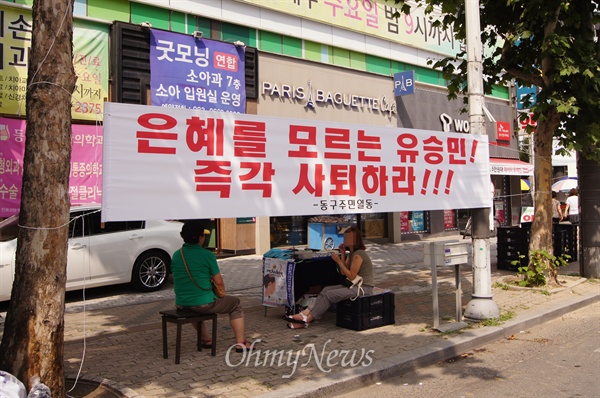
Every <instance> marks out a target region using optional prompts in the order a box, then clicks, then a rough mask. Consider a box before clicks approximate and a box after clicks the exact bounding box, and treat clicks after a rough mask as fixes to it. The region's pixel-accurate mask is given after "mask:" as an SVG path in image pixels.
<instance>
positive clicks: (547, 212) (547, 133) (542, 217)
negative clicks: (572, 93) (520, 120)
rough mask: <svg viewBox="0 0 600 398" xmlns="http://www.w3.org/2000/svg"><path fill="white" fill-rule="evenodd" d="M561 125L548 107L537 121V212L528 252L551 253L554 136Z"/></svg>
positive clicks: (535, 142) (556, 115)
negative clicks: (543, 115) (544, 251)
mask: <svg viewBox="0 0 600 398" xmlns="http://www.w3.org/2000/svg"><path fill="white" fill-rule="evenodd" d="M559 122H560V114H559V113H558V111H557V110H556V108H553V107H552V108H548V112H547V114H546V115H545V118H543V120H539V121H538V125H537V127H536V131H535V133H533V143H534V145H535V151H534V153H535V159H534V173H535V178H534V180H535V197H534V206H535V210H534V211H535V213H534V218H533V224H532V225H531V235H530V241H529V250H530V251H533V250H546V251H547V252H549V253H552V194H551V187H552V185H551V178H552V137H553V134H554V131H555V130H556V128H557V127H558V124H559Z"/></svg>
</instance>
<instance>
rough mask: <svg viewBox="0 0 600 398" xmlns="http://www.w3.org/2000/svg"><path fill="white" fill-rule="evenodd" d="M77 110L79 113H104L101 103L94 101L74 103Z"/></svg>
mask: <svg viewBox="0 0 600 398" xmlns="http://www.w3.org/2000/svg"><path fill="white" fill-rule="evenodd" d="M74 108H75V112H77V113H97V114H100V113H102V107H101V106H100V104H96V103H93V102H77V103H76V104H75V105H74Z"/></svg>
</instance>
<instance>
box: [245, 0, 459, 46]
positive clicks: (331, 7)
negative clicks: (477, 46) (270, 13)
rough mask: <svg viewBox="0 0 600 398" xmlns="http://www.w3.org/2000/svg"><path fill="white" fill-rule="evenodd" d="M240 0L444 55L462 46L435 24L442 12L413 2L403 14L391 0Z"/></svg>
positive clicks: (450, 30) (449, 32)
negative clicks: (436, 11)
mask: <svg viewBox="0 0 600 398" xmlns="http://www.w3.org/2000/svg"><path fill="white" fill-rule="evenodd" d="M239 1H241V2H243V3H249V4H252V5H255V6H257V7H262V8H268V9H271V10H274V11H278V12H281V13H285V14H290V15H294V16H297V17H300V18H305V19H311V20H314V21H318V22H322V23H325V24H328V25H332V26H337V27H339V28H343V29H349V30H353V31H357V32H361V33H363V34H366V35H371V36H375V37H379V38H382V39H385V40H389V41H392V42H397V43H400V44H403V45H406V46H410V47H414V48H419V49H424V50H428V51H431V52H434V53H438V54H443V55H446V56H448V55H449V56H454V55H456V54H457V53H458V52H460V51H461V50H462V49H463V48H461V47H463V46H464V43H460V42H459V41H457V40H456V39H455V38H454V32H453V30H452V28H450V27H448V28H446V29H443V28H442V27H441V26H436V25H437V24H435V21H441V20H442V15H441V14H439V13H435V12H434V13H432V14H429V15H426V14H425V10H424V8H423V7H416V6H412V7H411V11H410V13H409V14H403V13H402V12H401V11H400V9H399V8H397V4H395V3H394V1H393V0H387V1H386V0H377V1H375V0H286V1H264V0H239ZM396 15H398V16H396Z"/></svg>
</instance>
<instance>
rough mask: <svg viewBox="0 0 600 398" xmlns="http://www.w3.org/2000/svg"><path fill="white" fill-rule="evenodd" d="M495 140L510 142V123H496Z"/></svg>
mask: <svg viewBox="0 0 600 398" xmlns="http://www.w3.org/2000/svg"><path fill="white" fill-rule="evenodd" d="M496 140H497V141H510V122H496Z"/></svg>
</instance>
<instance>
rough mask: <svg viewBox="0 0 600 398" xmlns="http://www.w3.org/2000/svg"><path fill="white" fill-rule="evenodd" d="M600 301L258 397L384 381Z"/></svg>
mask: <svg viewBox="0 0 600 398" xmlns="http://www.w3.org/2000/svg"><path fill="white" fill-rule="evenodd" d="M597 301H600V292H596V293H589V294H587V295H582V296H577V297H573V298H571V299H568V300H565V301H563V302H562V303H558V304H555V305H552V306H549V307H548V308H547V309H544V310H542V311H541V312H539V313H528V314H523V315H520V316H517V317H516V318H515V319H514V320H512V321H509V322H506V324H505V325H503V326H491V327H484V328H482V329H476V330H468V331H466V332H463V333H462V334H460V335H457V336H452V337H450V338H448V339H447V340H442V341H439V342H438V343H435V344H431V345H429V346H425V347H420V348H416V349H414V350H411V351H408V352H406V353H403V354H398V355H395V356H393V357H389V358H385V359H381V360H379V361H375V362H373V364H371V366H369V367H368V368H353V369H345V370H342V371H340V372H338V373H336V374H332V375H330V376H328V377H326V378H323V379H321V380H318V381H310V380H308V381H306V382H305V383H303V386H302V387H301V388H300V389H299V388H298V387H294V388H286V389H280V390H275V391H272V392H269V393H266V394H263V395H260V396H259V398H279V397H292V398H300V397H303V398H320V397H326V396H331V395H332V394H339V393H342V392H348V391H351V390H353V389H358V388H363V387H365V386H368V385H369V384H373V383H375V382H377V381H380V380H382V379H385V378H389V377H393V376H398V375H401V374H404V373H407V372H410V371H413V370H415V369H418V368H422V367H426V366H429V365H432V364H435V363H437V362H440V361H445V360H447V359H450V358H453V357H455V356H457V355H460V354H462V353H464V352H466V351H469V350H472V349H475V348H478V347H481V346H484V345H486V344H489V343H491V342H494V341H497V340H500V339H503V338H506V337H509V336H511V335H513V334H516V333H519V332H520V331H523V330H526V329H530V328H532V327H534V326H537V325H541V324H543V323H545V322H548V321H550V320H552V319H555V318H558V317H560V316H562V315H564V314H566V313H569V312H572V311H575V310H578V309H580V308H582V307H585V306H587V305H590V304H593V303H595V302H597Z"/></svg>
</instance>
